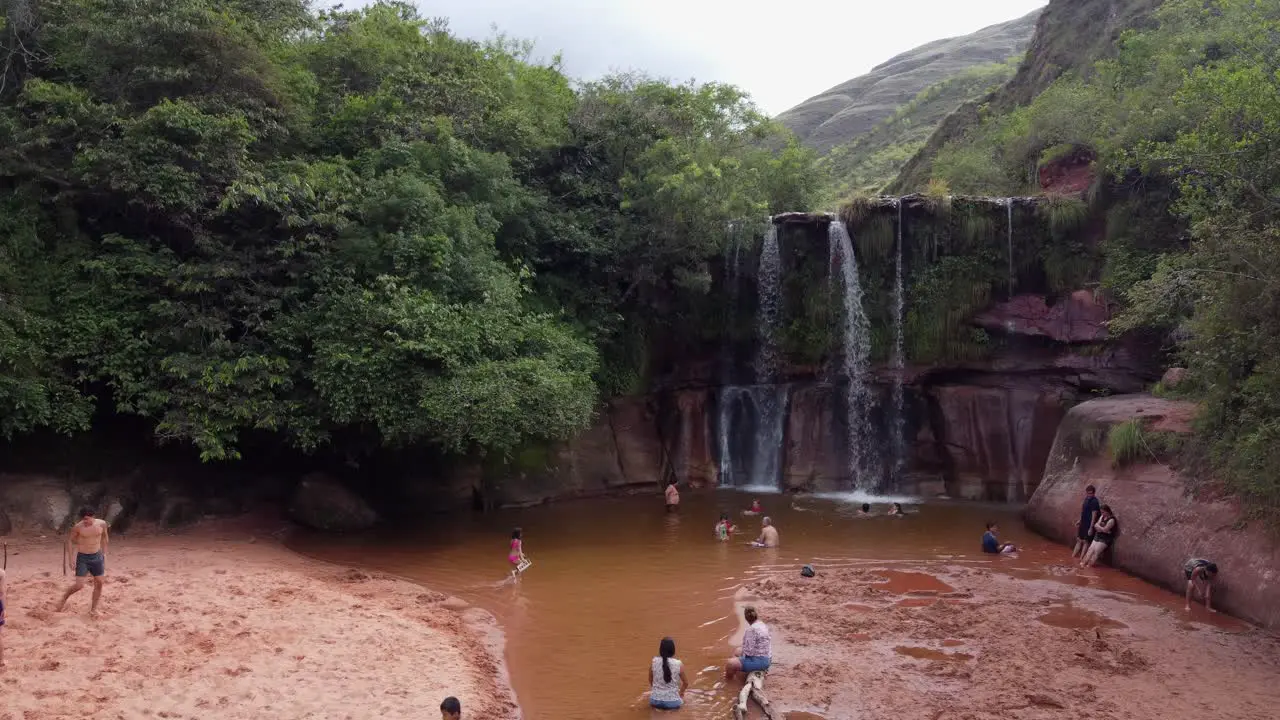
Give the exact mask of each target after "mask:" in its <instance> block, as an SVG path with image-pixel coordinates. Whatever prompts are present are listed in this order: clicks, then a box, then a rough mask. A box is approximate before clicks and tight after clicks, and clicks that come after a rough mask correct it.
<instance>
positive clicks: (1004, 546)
mask: <svg viewBox="0 0 1280 720" xmlns="http://www.w3.org/2000/svg"><path fill="white" fill-rule="evenodd" d="M998 532H1000V528H999V527H998V526H997V525H996V524H995V523H993V522H988V523H987V531H986V532H985V533H983V535H982V552H984V553H992V554H993V555H1007V554H1009V553H1016V552H1018V548H1017V546H1016V545H1014V544H1013V543H1002V542H1000V539H999V538H998V537H996V533H998Z"/></svg>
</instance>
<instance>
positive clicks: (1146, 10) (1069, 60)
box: [888, 0, 1162, 192]
mask: <svg viewBox="0 0 1280 720" xmlns="http://www.w3.org/2000/svg"><path fill="white" fill-rule="evenodd" d="M1161 1H1162V0H1050V2H1049V4H1048V6H1046V7H1045V8H1044V10H1043V12H1042V13H1041V14H1040V16H1039V20H1038V21H1037V23H1036V28H1035V35H1034V37H1033V39H1032V41H1031V44H1030V47H1029V48H1028V49H1027V55H1026V58H1025V59H1024V60H1023V61H1022V65H1021V66H1020V67H1019V68H1018V72H1017V74H1015V75H1014V77H1013V79H1012V80H1010V81H1009V82H1008V83H1007V84H1006V85H1004V86H1003V87H1001V88H999V89H998V90H996V91H994V92H992V93H990V94H989V95H988V96H985V97H981V98H977V99H975V100H972V101H970V102H968V103H966V104H965V105H964V106H962V107H961V108H960V109H959V110H957V111H956V112H955V113H953V114H952V115H950V116H949V117H947V118H946V119H945V120H943V122H942V123H941V124H940V125H939V126H938V129H937V130H936V131H935V132H934V133H933V135H932V136H931V137H930V138H929V141H928V142H927V143H926V144H925V145H924V147H922V148H921V149H920V151H919V152H917V153H916V155H915V156H914V157H913V158H912V159H911V160H910V162H908V163H907V164H906V166H905V167H904V168H903V170H902V172H901V173H900V174H899V175H898V177H897V179H896V180H894V181H893V183H891V184H890V186H889V188H888V190H889V191H890V192H910V191H913V190H919V189H922V188H923V187H924V186H925V184H926V183H928V181H929V176H930V173H931V171H932V167H933V158H934V156H936V155H937V154H938V151H939V150H940V149H941V148H942V146H943V145H945V144H946V143H947V142H948V141H950V140H953V139H955V138H959V137H961V136H962V135H964V134H965V132H966V131H967V130H968V129H969V128H970V127H972V126H974V125H975V124H977V123H978V120H979V112H978V110H979V107H981V106H986V107H987V108H988V109H989V111H990V112H996V113H999V112H1007V111H1009V110H1011V109H1013V108H1015V107H1017V106H1019V105H1025V104H1027V103H1029V102H1031V101H1032V100H1033V99H1035V97H1036V96H1037V95H1039V94H1040V92H1041V91H1043V90H1044V89H1045V88H1047V87H1048V86H1049V85H1051V84H1052V83H1053V81H1054V80H1056V79H1058V77H1060V76H1061V75H1062V74H1063V73H1064V72H1068V71H1074V70H1081V69H1084V68H1087V67H1089V66H1090V65H1092V64H1093V62H1094V61H1096V60H1098V59H1099V58H1101V57H1105V56H1106V55H1109V54H1111V53H1112V52H1114V50H1115V46H1116V41H1117V40H1118V39H1119V37H1120V33H1122V32H1124V31H1125V30H1128V29H1130V28H1133V27H1137V26H1140V25H1142V24H1143V23H1144V22H1145V21H1146V19H1147V18H1148V17H1150V14H1151V11H1152V10H1154V9H1155V8H1156V7H1158V6H1159V5H1160V3H1161Z"/></svg>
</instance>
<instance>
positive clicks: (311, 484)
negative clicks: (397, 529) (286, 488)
mask: <svg viewBox="0 0 1280 720" xmlns="http://www.w3.org/2000/svg"><path fill="white" fill-rule="evenodd" d="M289 516H290V517H292V518H293V519H294V520H296V521H297V522H299V523H301V524H302V525H305V526H307V527H309V528H313V529H315V530H325V531H328V532H343V531H352V530H367V529H368V528H370V527H373V525H374V523H376V522H377V521H378V515H377V513H375V512H374V511H373V508H370V507H369V505H368V503H366V502H365V501H364V500H362V499H361V498H360V497H359V496H358V495H356V494H355V493H353V492H351V491H350V490H348V489H347V488H345V487H343V485H342V484H341V483H339V482H338V481H337V480H334V479H333V478H331V477H329V476H327V475H322V474H319V473H315V474H312V475H308V476H306V477H305V478H303V479H302V481H301V482H299V483H298V486H297V487H296V488H295V489H294V491H293V500H292V501H291V502H290V503H289Z"/></svg>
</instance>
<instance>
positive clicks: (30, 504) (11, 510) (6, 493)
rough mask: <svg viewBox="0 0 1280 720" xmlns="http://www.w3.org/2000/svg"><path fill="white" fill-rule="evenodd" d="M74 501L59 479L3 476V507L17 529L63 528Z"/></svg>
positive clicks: (0, 486)
mask: <svg viewBox="0 0 1280 720" xmlns="http://www.w3.org/2000/svg"><path fill="white" fill-rule="evenodd" d="M73 500H74V498H73V497H72V494H71V491H70V490H69V489H68V488H67V484H66V483H65V482H63V481H61V480H58V479H56V478H51V477H41V476H26V475H0V510H3V511H4V512H5V513H6V514H7V515H8V516H9V520H10V522H11V524H12V526H13V529H15V530H48V531H57V530H61V529H62V528H63V527H66V526H67V525H68V524H69V522H70V521H71V515H72V512H73V510H74V505H73Z"/></svg>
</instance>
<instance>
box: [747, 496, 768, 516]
mask: <svg viewBox="0 0 1280 720" xmlns="http://www.w3.org/2000/svg"><path fill="white" fill-rule="evenodd" d="M747 512H749V513H751V514H752V515H759V514H760V513H762V512H764V508H763V507H761V506H760V499H759V498H756V499H755V500H752V501H751V507H750V509H748V510H747Z"/></svg>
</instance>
